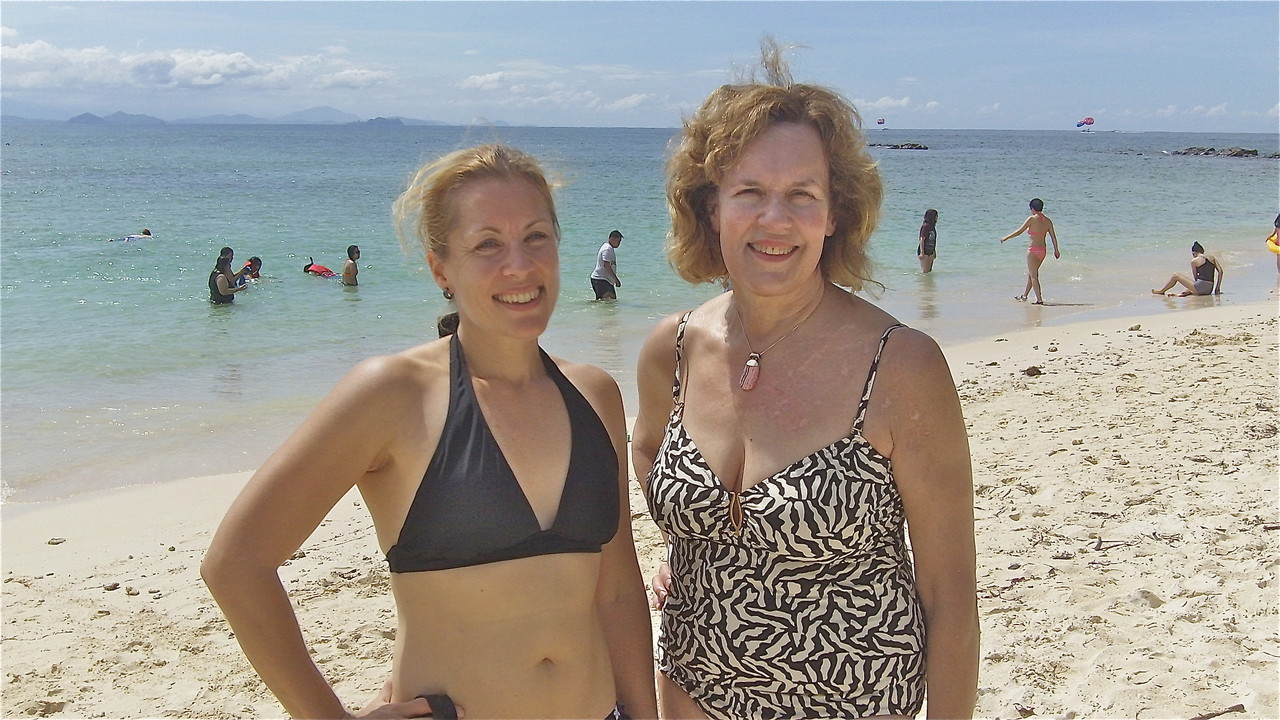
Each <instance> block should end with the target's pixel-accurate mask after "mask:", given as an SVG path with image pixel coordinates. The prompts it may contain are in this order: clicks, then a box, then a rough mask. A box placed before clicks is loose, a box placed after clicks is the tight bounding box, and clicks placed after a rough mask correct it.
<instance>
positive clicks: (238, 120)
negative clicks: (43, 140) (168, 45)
mask: <svg viewBox="0 0 1280 720" xmlns="http://www.w3.org/2000/svg"><path fill="white" fill-rule="evenodd" d="M57 122H64V121H59V120H39V119H34V118H25V117H19V116H16V115H3V116H0V123H11V124H15V125H30V124H48V123H57ZM65 122H66V123H67V124H70V125H372V126H378V127H400V126H424V125H435V126H447V125H451V124H452V123H446V122H441V121H439V120H420V119H417V118H407V117H382V116H379V117H375V118H371V119H369V120H363V119H361V118H360V117H359V116H358V115H353V114H351V113H347V112H342V111H341V110H338V109H336V108H331V107H314V108H309V109H307V110H300V111H298V112H294V113H289V114H288V115H281V116H280V117H275V118H263V117H256V116H253V115H245V114H243V113H241V114H237V115H206V116H204V117H194V118H182V119H179V120H172V121H170V120H162V119H160V118H158V117H154V116H151V115H146V114H139V113H127V112H123V111H119V112H114V113H111V114H110V115H106V116H101V115H95V114H93V113H81V114H79V115H76V116H75V117H73V118H69V119H67V120H66V121H65ZM477 123H478V124H485V125H495V126H501V127H506V126H507V123H505V122H502V121H501V120H498V121H490V120H487V119H484V118H478V119H476V120H475V121H473V122H472V124H477Z"/></svg>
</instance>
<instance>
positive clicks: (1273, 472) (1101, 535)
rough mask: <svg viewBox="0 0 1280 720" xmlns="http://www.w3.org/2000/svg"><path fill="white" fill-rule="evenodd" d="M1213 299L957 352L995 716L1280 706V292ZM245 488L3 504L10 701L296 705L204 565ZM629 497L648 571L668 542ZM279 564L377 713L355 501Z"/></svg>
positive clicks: (166, 489)
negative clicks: (271, 687)
mask: <svg viewBox="0 0 1280 720" xmlns="http://www.w3.org/2000/svg"><path fill="white" fill-rule="evenodd" d="M1199 301H1200V299H1196V298H1189V299H1187V300H1185V302H1186V303H1187V304H1188V306H1189V307H1188V309H1186V310H1183V311H1179V312H1163V313H1161V314H1159V315H1153V316H1147V317H1131V318H1117V319H1108V320H1099V321H1094V322H1090V323H1086V324H1078V325H1070V326H1063V327H1050V328H1035V329H1030V330H1024V331H1018V332H1014V333H1008V334H1005V335H1002V336H1000V337H997V338H993V339H990V340H985V341H982V342H976V343H969V344H964V345H956V346H953V347H946V348H944V349H945V351H946V355H947V357H948V360H949V362H950V364H951V368H952V372H953V374H954V375H955V379H956V383H957V386H958V388H959V390H960V396H961V399H962V402H963V404H964V408H965V414H966V418H967V422H968V425H969V430H970V443H971V448H972V454H973V467H974V485H975V491H976V495H975V506H976V518H977V538H978V553H979V558H978V560H979V578H978V589H979V607H980V613H981V618H982V651H981V660H982V664H981V675H980V680H979V698H978V713H979V715H980V716H983V717H991V718H1028V717H1045V718H1064V719H1065V718H1141V719H1142V720H1150V719H1151V718H1205V717H1210V716H1213V715H1214V714H1220V716H1221V717H1224V718H1228V719H1230V718H1277V717H1280V701H1278V697H1277V684H1278V683H1277V679H1278V674H1277V673H1278V668H1280V665H1278V660H1280V631H1278V620H1280V616H1278V615H1277V605H1278V601H1277V596H1278V593H1277V579H1276V576H1277V568H1278V566H1280V551H1278V550H1280V513H1278V512H1277V442H1278V441H1277V426H1278V425H1280V417H1278V416H1277V407H1278V406H1280V400H1278V399H1277V358H1278V357H1280V356H1278V355H1277V311H1276V305H1275V303H1274V301H1272V302H1265V303H1260V304H1252V305H1242V306H1236V305H1227V306H1218V307H1212V306H1208V305H1207V304H1206V305H1205V306H1203V307H1195V306H1194V304H1195V303H1197V302H1199ZM628 410H632V409H631V408H628ZM247 479H248V475H247V474H237V475H224V476H217V477H202V478H191V479H187V480H183V481H178V482H172V483H165V484H160V485H149V486H143V487H135V488H129V489H125V490H116V491H109V492H101V493H95V494H89V495H84V496H79V497H75V498H72V499H69V500H61V501H57V502H49V503H39V504H31V505H12V504H7V505H5V506H4V507H3V514H2V520H3V524H2V526H0V531H2V534H3V535H2V540H3V543H2V546H3V551H2V553H0V561H2V568H3V578H4V584H3V625H4V627H3V637H2V639H0V660H2V661H3V671H4V678H3V690H2V694H0V703H2V704H0V715H3V717H31V716H35V717H77V718H87V717H119V718H125V717H128V718H142V717H238V718H254V717H279V716H280V715H281V714H282V710H281V708H280V706H279V705H278V704H277V703H276V701H275V699H274V698H273V697H272V696H271V694H270V693H269V692H267V691H266V689H265V688H264V687H263V685H262V684H261V682H260V681H259V679H258V677H257V675H256V674H255V673H254V672H253V670H252V669H251V668H250V667H249V665H248V663H247V661H246V660H245V659H244V656H243V655H242V654H241V652H240V649H239V647H238V646H237V645H236V642H235V639H234V638H233V637H232V636H231V634H230V632H229V630H228V628H227V626H226V624H225V622H224V621H223V620H222V616H221V614H220V612H219V611H218V609H217V607H216V606H215V605H214V603H213V600H212V599H211V598H210V597H209V595H208V593H207V591H206V590H205V588H204V585H203V583H202V582H201V581H200V579H199V575H198V565H199V562H200V559H201V557H202V555H203V553H204V551H205V549H206V547H207V545H208V543H209V540H210V538H211V537H212V534H213V531H214V529H215V527H216V526H217V524H218V522H219V521H220V519H221V516H222V514H223V512H224V511H225V510H226V508H227V506H228V505H229V504H230V502H231V500H232V498H233V497H234V496H235V494H236V492H237V491H238V490H239V488H240V487H241V486H242V485H243V484H244V482H245V481H246V480H247ZM633 488H634V483H633ZM631 502H632V509H633V516H634V523H635V530H636V542H637V546H638V548H639V551H640V556H641V565H642V569H643V570H644V571H645V572H646V574H648V573H649V572H650V571H651V570H652V569H653V568H655V567H656V565H657V564H658V562H659V561H660V559H661V556H662V548H661V544H660V540H659V537H658V534H657V531H656V528H655V527H654V526H653V524H652V522H651V521H650V520H649V518H648V515H647V513H646V512H645V505H644V502H643V500H642V499H641V497H640V496H639V492H638V490H633V492H632V497H631ZM281 575H282V577H283V578H284V580H285V583H286V586H287V587H288V588H290V590H291V593H292V597H293V600H294V603H295V606H296V608H297V611H298V614H299V617H300V620H301V623H302V627H303V628H304V631H305V632H306V633H307V635H308V638H309V640H310V642H311V644H312V647H313V653H314V657H315V659H316V661H317V663H318V664H319V666H320V667H321V669H322V670H323V671H324V672H325V674H326V675H327V676H328V678H329V680H330V681H331V682H332V683H333V684H334V685H335V687H336V688H337V690H338V692H339V694H340V695H341V696H342V697H343V698H344V700H345V701H346V702H347V704H348V706H349V707H358V706H360V705H361V704H362V703H363V702H364V701H365V700H367V699H369V698H370V697H371V696H372V695H373V693H374V692H375V691H376V690H377V689H378V687H379V686H380V685H381V684H382V682H383V681H384V680H385V679H386V678H387V676H388V672H389V669H390V662H391V651H392V638H393V636H394V632H395V623H394V619H393V605H392V601H391V598H390V594H389V587H388V581H387V569H386V562H385V560H384V559H383V558H382V556H381V553H380V552H379V550H378V548H377V545H376V542H375V539H374V535H373V531H372V523H371V521H370V520H369V518H368V515H367V513H366V512H365V510H364V508H363V504H362V503H361V501H360V498H359V496H358V494H356V493H355V492H354V491H353V492H352V493H351V494H349V495H348V496H347V497H346V498H344V499H343V501H342V502H340V503H339V505H338V506H337V507H336V508H335V509H334V510H333V512H332V513H331V514H330V515H329V517H328V519H327V520H326V521H325V522H324V524H323V525H322V526H321V527H320V528H319V529H318V530H317V532H316V533H315V535H313V536H312V538H311V539H310V540H309V541H308V542H307V543H306V544H305V545H304V547H303V548H302V550H301V551H299V553H298V554H297V555H296V556H295V557H294V558H293V559H292V560H290V561H289V562H288V563H287V564H286V566H285V567H284V568H282V571H281ZM655 620H656V617H655Z"/></svg>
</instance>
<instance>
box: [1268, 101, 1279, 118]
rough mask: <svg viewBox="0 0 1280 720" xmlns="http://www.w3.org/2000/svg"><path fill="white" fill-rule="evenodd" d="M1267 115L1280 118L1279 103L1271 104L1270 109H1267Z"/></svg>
mask: <svg viewBox="0 0 1280 720" xmlns="http://www.w3.org/2000/svg"><path fill="white" fill-rule="evenodd" d="M1267 117H1269V118H1280V103H1278V104H1276V105H1272V106H1271V109H1270V110H1268V111H1267Z"/></svg>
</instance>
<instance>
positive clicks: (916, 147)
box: [870, 142, 929, 150]
mask: <svg viewBox="0 0 1280 720" xmlns="http://www.w3.org/2000/svg"><path fill="white" fill-rule="evenodd" d="M870 147H882V148H889V149H890V150H928V149H929V146H928V145H921V144H920V143H914V142H909V143H899V144H897V145H886V144H884V143H871V145H870Z"/></svg>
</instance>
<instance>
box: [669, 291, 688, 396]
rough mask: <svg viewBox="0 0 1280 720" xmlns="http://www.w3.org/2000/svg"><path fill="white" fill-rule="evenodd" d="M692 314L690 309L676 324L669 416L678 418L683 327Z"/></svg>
mask: <svg viewBox="0 0 1280 720" xmlns="http://www.w3.org/2000/svg"><path fill="white" fill-rule="evenodd" d="M692 314H693V311H692V310H690V311H688V312H686V313H685V314H684V315H682V316H681V317H680V324H679V325H678V326H676V370H675V379H674V380H673V381H672V384H671V401H672V403H671V416H672V417H673V418H680V417H682V416H683V415H684V383H685V372H684V360H683V359H682V357H681V355H682V353H683V350H684V329H685V326H686V325H688V324H689V316H690V315H692Z"/></svg>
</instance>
